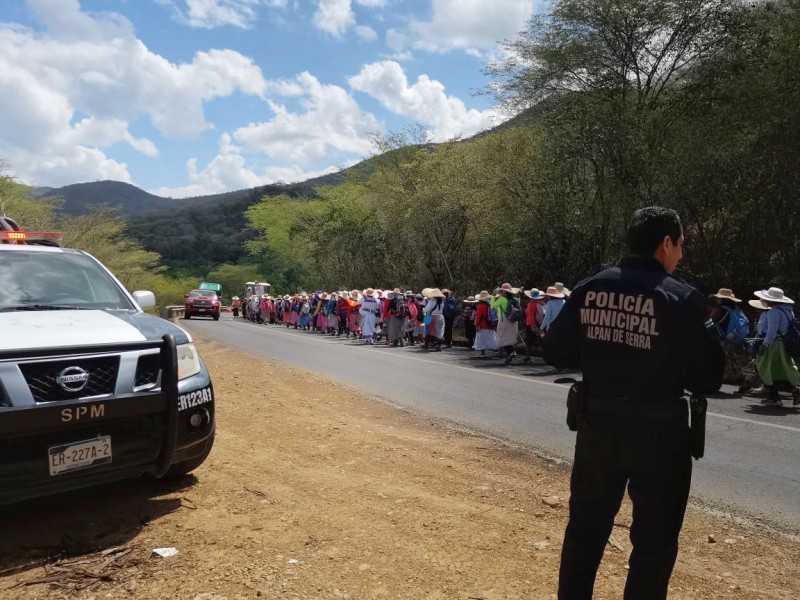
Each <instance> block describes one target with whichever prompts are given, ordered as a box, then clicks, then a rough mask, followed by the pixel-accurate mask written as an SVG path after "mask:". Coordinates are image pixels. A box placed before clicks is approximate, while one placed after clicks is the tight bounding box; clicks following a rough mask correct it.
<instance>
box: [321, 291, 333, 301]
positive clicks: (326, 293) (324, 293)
mask: <svg viewBox="0 0 800 600" xmlns="http://www.w3.org/2000/svg"><path fill="white" fill-rule="evenodd" d="M329 297H330V296H328V292H322V293H321V294H320V296H319V299H320V300H327V299H328V298H329Z"/></svg>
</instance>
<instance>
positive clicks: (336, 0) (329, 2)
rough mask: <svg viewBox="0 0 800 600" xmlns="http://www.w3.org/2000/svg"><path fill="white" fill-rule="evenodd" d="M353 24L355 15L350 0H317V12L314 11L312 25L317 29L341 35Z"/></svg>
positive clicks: (353, 25)
mask: <svg viewBox="0 0 800 600" xmlns="http://www.w3.org/2000/svg"><path fill="white" fill-rule="evenodd" d="M355 24H356V16H355V14H354V13H353V7H352V5H351V3H350V0H319V4H318V5H317V12H316V13H314V26H315V27H317V29H321V30H322V31H326V32H328V33H330V34H331V35H333V36H336V37H341V36H342V35H343V34H344V32H345V31H347V30H348V29H350V28H351V27H355Z"/></svg>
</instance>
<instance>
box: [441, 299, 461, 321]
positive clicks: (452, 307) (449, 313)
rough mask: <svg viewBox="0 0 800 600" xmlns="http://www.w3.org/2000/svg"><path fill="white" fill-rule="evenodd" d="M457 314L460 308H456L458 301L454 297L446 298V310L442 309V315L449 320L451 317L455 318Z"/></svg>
mask: <svg viewBox="0 0 800 600" xmlns="http://www.w3.org/2000/svg"><path fill="white" fill-rule="evenodd" d="M457 312H458V308H457V307H456V299H455V298H453V297H452V296H448V297H447V298H445V299H444V308H442V315H444V316H445V317H446V318H448V319H449V318H450V317H455V316H456V313H457Z"/></svg>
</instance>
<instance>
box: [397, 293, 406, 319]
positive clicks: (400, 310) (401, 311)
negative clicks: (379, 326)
mask: <svg viewBox="0 0 800 600" xmlns="http://www.w3.org/2000/svg"><path fill="white" fill-rule="evenodd" d="M394 316H395V317H397V318H398V319H405V318H406V317H407V316H408V307H407V306H406V301H405V300H404V299H403V298H400V299H399V300H395V305H394Z"/></svg>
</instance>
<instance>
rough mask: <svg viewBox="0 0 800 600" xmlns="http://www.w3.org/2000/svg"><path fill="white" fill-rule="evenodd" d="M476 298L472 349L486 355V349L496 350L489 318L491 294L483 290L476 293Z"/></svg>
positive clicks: (495, 341)
mask: <svg viewBox="0 0 800 600" xmlns="http://www.w3.org/2000/svg"><path fill="white" fill-rule="evenodd" d="M476 300H477V301H478V305H477V307H476V309H475V344H474V345H473V346H472V349H473V350H477V351H479V352H480V353H481V356H486V351H487V350H497V339H496V337H495V333H494V325H493V323H492V322H491V321H490V320H489V308H491V306H490V303H491V301H492V296H491V294H489V292H488V291H486V290H483V291H481V293H480V294H478V296H477V298H476Z"/></svg>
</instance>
